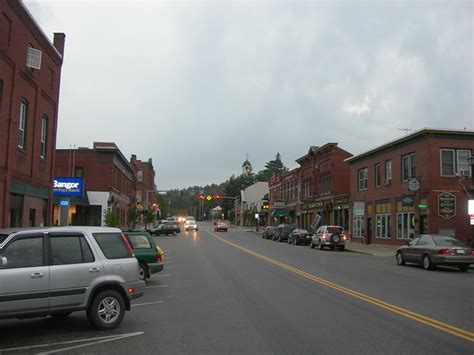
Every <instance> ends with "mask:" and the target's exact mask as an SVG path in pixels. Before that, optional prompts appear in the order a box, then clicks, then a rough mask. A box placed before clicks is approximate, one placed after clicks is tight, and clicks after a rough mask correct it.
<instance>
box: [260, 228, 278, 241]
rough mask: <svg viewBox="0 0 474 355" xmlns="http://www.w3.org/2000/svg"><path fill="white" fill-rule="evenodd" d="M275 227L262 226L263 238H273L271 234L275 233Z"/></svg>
mask: <svg viewBox="0 0 474 355" xmlns="http://www.w3.org/2000/svg"><path fill="white" fill-rule="evenodd" d="M276 229H277V228H276V227H275V226H267V227H265V228H264V230H263V232H262V238H263V239H272V238H273V235H274V234H275V232H276Z"/></svg>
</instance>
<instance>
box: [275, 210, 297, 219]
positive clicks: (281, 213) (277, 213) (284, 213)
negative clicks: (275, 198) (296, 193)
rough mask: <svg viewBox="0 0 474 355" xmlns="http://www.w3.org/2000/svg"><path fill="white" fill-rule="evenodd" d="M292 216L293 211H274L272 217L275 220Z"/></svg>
mask: <svg viewBox="0 0 474 355" xmlns="http://www.w3.org/2000/svg"><path fill="white" fill-rule="evenodd" d="M292 215H293V210H276V211H273V213H272V216H273V217H275V218H278V217H290V216H292Z"/></svg>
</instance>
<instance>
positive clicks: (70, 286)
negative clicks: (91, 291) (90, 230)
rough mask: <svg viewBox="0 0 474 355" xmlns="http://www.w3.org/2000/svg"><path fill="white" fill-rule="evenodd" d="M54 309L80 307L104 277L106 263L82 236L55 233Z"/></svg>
mask: <svg viewBox="0 0 474 355" xmlns="http://www.w3.org/2000/svg"><path fill="white" fill-rule="evenodd" d="M48 240H49V244H50V246H51V268H50V270H51V276H50V277H51V304H50V309H51V310H56V309H60V308H61V307H66V306H67V307H70V306H75V305H80V304H82V303H83V302H84V297H85V293H86V291H87V289H88V288H90V287H91V286H93V285H94V284H95V282H94V281H96V280H97V279H99V278H102V277H103V275H104V270H103V266H102V263H101V262H100V261H99V260H98V259H97V258H95V257H94V254H93V252H92V250H91V248H90V246H89V243H88V242H87V240H86V238H85V237H84V235H82V234H78V233H52V234H50V235H49V237H48Z"/></svg>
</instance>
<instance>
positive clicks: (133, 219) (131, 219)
mask: <svg viewBox="0 0 474 355" xmlns="http://www.w3.org/2000/svg"><path fill="white" fill-rule="evenodd" d="M137 218H138V210H137V208H136V207H132V208H130V209H129V210H128V227H129V228H130V229H135V225H136V223H137Z"/></svg>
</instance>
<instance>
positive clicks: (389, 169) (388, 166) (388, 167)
mask: <svg viewBox="0 0 474 355" xmlns="http://www.w3.org/2000/svg"><path fill="white" fill-rule="evenodd" d="M390 180H392V161H391V160H386V161H385V185H388V182H389V181H390Z"/></svg>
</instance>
